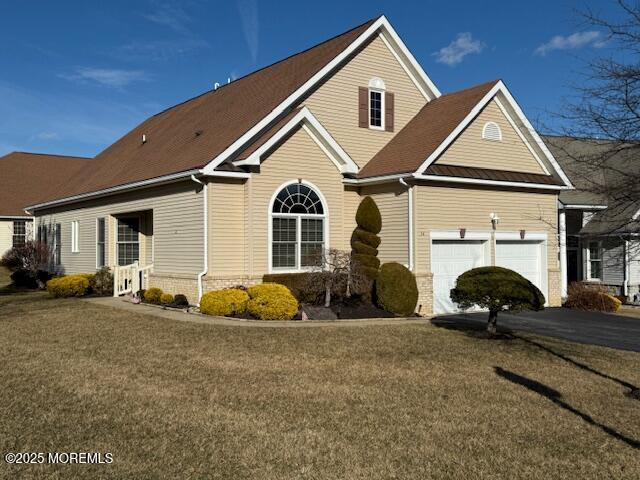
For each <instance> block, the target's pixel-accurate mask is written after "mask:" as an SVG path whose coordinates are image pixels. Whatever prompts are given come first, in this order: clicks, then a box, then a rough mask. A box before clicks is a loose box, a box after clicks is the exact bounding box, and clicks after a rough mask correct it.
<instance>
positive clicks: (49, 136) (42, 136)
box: [35, 132, 60, 140]
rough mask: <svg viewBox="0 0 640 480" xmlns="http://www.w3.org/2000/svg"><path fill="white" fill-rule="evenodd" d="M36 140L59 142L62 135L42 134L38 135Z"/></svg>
mask: <svg viewBox="0 0 640 480" xmlns="http://www.w3.org/2000/svg"><path fill="white" fill-rule="evenodd" d="M35 138H37V139H38V140H58V139H59V138H60V135H58V133H57V132H40V133H38V134H36V136H35Z"/></svg>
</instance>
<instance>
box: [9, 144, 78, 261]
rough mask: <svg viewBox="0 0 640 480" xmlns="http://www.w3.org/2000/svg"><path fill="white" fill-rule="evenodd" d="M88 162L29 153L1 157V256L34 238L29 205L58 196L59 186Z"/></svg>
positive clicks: (61, 156)
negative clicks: (28, 210) (27, 207)
mask: <svg viewBox="0 0 640 480" xmlns="http://www.w3.org/2000/svg"><path fill="white" fill-rule="evenodd" d="M87 160H88V159H86V158H80V157H68V156H65V155H48V154H41V153H28V152H12V153H9V154H7V155H5V156H3V157H0V257H2V255H4V254H5V253H6V252H7V250H9V249H11V247H13V246H15V245H21V244H24V242H25V241H27V240H31V239H32V238H33V217H32V216H31V215H29V214H28V213H27V212H25V210H24V208H25V206H27V205H29V204H32V203H35V202H37V201H39V200H41V199H43V198H47V197H49V198H50V197H51V196H54V195H56V191H57V190H56V187H57V186H58V185H59V183H60V182H62V181H64V180H65V179H66V178H68V176H69V175H71V174H72V173H74V172H76V171H77V170H78V169H79V168H80V167H81V166H82V165H83V164H84V163H85V162H87Z"/></svg>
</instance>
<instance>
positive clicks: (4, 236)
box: [0, 220, 13, 257]
mask: <svg viewBox="0 0 640 480" xmlns="http://www.w3.org/2000/svg"><path fill="white" fill-rule="evenodd" d="M12 245H13V220H0V257H2V255H4V254H5V252H6V251H7V250H9V249H10V248H11V247H12Z"/></svg>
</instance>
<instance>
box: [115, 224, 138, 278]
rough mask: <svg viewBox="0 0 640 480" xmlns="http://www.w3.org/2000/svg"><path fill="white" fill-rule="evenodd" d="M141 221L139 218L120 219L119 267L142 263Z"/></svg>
mask: <svg viewBox="0 0 640 480" xmlns="http://www.w3.org/2000/svg"><path fill="white" fill-rule="evenodd" d="M139 232H140V219H139V218H138V217H131V218H119V219H118V237H117V254H118V265H120V266H122V265H131V264H132V263H133V262H139V261H140V234H139Z"/></svg>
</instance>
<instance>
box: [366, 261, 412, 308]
mask: <svg viewBox="0 0 640 480" xmlns="http://www.w3.org/2000/svg"><path fill="white" fill-rule="evenodd" d="M376 295H377V300H378V306H379V307H380V308H382V309H384V310H386V311H387V312H391V313H395V314H397V315H402V316H405V317H407V316H409V315H412V314H413V313H414V312H415V310H416V305H417V304H418V285H417V284H416V277H415V275H414V274H413V273H411V271H410V270H409V269H408V268H406V267H405V266H404V265H401V264H399V263H396V262H391V263H385V264H383V265H382V267H380V273H379V274H378V279H377V280H376Z"/></svg>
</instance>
